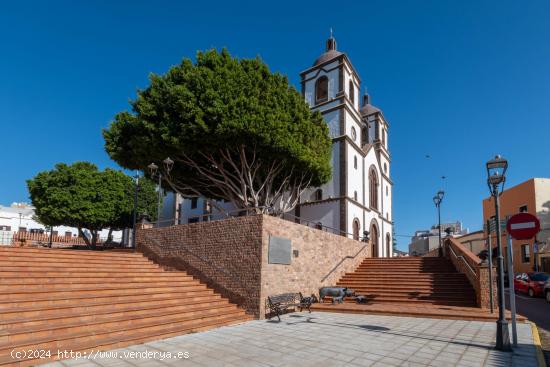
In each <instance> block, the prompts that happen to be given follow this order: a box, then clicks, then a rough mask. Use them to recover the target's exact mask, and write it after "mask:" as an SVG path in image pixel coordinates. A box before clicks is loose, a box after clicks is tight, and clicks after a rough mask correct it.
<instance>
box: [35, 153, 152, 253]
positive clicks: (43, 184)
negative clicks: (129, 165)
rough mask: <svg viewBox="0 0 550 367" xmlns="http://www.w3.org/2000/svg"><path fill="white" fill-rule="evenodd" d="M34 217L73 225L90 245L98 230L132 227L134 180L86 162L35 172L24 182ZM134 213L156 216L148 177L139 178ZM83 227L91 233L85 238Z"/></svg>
mask: <svg viewBox="0 0 550 367" xmlns="http://www.w3.org/2000/svg"><path fill="white" fill-rule="evenodd" d="M27 186H28V189H29V193H30V197H31V201H32V204H33V206H34V207H35V208H36V210H35V214H36V216H37V218H38V220H39V221H40V222H41V223H43V224H44V225H47V226H59V225H66V226H71V227H77V228H78V230H79V233H80V235H81V236H82V237H83V238H84V240H85V241H86V243H87V244H88V245H90V246H95V245H96V243H97V240H98V234H99V231H101V230H102V229H104V228H110V229H111V231H112V230H113V229H123V228H127V227H131V226H132V219H133V209H134V187H135V186H134V182H133V180H132V178H131V177H129V176H127V175H125V174H124V173H123V172H120V171H116V170H113V169H106V170H104V171H99V170H98V169H97V167H96V166H95V165H94V164H92V163H89V162H76V163H74V164H72V165H67V164H64V163H59V164H57V165H56V166H55V169H53V170H51V171H43V172H40V173H38V174H37V175H36V176H35V177H34V178H32V179H30V180H28V181H27ZM138 198H139V200H138V203H139V206H138V213H145V212H147V213H152V214H154V215H155V216H156V203H157V194H156V192H155V185H154V183H153V182H151V181H150V180H140V190H139V197H138ZM83 229H87V230H89V231H90V233H91V238H90V239H89V238H88V237H87V236H85V235H84V232H83Z"/></svg>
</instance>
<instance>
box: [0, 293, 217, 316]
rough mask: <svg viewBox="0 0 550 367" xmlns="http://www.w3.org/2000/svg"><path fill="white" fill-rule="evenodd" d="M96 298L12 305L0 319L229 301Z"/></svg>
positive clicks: (198, 297)
mask: <svg viewBox="0 0 550 367" xmlns="http://www.w3.org/2000/svg"><path fill="white" fill-rule="evenodd" d="M94 300H95V299H91V301H88V302H86V301H81V302H78V303H74V304H67V305H54V306H30V307H11V308H5V309H1V310H0V320H5V321H7V320H13V319H20V318H31V317H59V316H62V317H65V316H72V315H80V314H82V313H88V312H95V313H101V312H103V311H104V310H106V309H107V310H109V312H115V311H119V310H122V309H131V308H144V309H145V308H147V309H150V308H161V307H170V306H178V305H195V304H201V303H205V302H209V303H212V302H223V303H227V300H226V299H224V298H222V297H221V296H220V295H219V294H216V293H208V294H204V295H200V294H195V295H193V294H191V295H188V296H170V295H168V296H165V297H162V298H153V299H151V297H142V298H134V299H133V300H130V301H124V300H121V301H112V302H109V301H104V302H94Z"/></svg>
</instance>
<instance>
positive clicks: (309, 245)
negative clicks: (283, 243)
mask: <svg viewBox="0 0 550 367" xmlns="http://www.w3.org/2000/svg"><path fill="white" fill-rule="evenodd" d="M262 228H263V232H262V235H263V239H262V248H263V251H262V291H261V292H262V293H261V297H262V306H264V305H265V301H266V300H267V297H268V296H270V295H275V294H280V293H285V292H302V294H304V296H308V295H310V294H312V293H313V294H315V295H317V297H318V296H319V287H322V286H328V285H335V284H336V282H337V281H338V280H339V279H340V278H341V277H342V276H343V275H344V274H345V273H346V272H352V271H354V270H355V269H356V268H357V267H358V266H359V264H360V263H361V261H362V260H363V259H365V258H366V257H370V255H371V254H370V250H371V246H368V243H365V242H359V241H356V240H353V239H351V238H346V237H343V236H338V235H335V234H333V233H329V232H324V231H321V230H318V229H315V228H310V227H306V226H303V225H300V224H295V223H292V222H289V221H285V220H281V219H279V218H274V217H270V216H264V220H263V227H262ZM270 236H277V237H284V238H289V239H291V240H292V250H293V251H297V255H298V256H295V255H294V254H293V255H292V263H291V265H280V264H269V263H268V245H269V237H270ZM264 311H265V310H264V308H263V307H262V309H261V314H262V315H264Z"/></svg>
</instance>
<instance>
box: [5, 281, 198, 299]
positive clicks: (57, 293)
mask: <svg viewBox="0 0 550 367" xmlns="http://www.w3.org/2000/svg"><path fill="white" fill-rule="evenodd" d="M182 289H183V290H190V289H197V290H199V289H200V290H203V289H207V287H206V285H204V284H200V283H199V282H190V283H189V284H179V285H171V286H168V287H162V286H161V287H155V286H147V287H134V288H130V287H126V288H117V287H111V288H108V287H106V288H103V289H93V288H83V289H78V290H77V289H72V290H50V291H45V290H27V289H26V287H20V289H19V290H18V291H17V292H10V291H1V292H0V299H2V300H12V301H13V300H21V299H23V300H24V299H34V298H37V297H48V298H50V299H54V298H63V297H66V296H88V297H98V296H106V295H107V296H108V295H119V296H126V295H136V294H142V293H147V292H165V293H171V292H177V291H178V290H182Z"/></svg>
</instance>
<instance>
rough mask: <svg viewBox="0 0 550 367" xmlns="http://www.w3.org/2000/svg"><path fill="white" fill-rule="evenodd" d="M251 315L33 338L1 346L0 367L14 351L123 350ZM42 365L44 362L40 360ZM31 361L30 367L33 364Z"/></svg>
mask: <svg viewBox="0 0 550 367" xmlns="http://www.w3.org/2000/svg"><path fill="white" fill-rule="evenodd" d="M250 319H251V318H250V316H248V315H245V314H244V313H243V312H242V311H240V310H239V311H237V312H232V313H227V314H223V315H217V316H205V317H201V318H196V317H195V318H193V317H187V318H181V319H180V320H178V321H174V320H171V321H168V322H162V321H160V322H156V323H152V324H149V325H145V324H144V325H141V326H140V327H125V328H118V329H116V328H105V329H103V330H101V331H99V332H96V333H90V332H86V331H80V332H75V333H70V334H69V333H66V334H59V335H56V336H53V337H44V338H34V339H33V340H28V341H23V342H18V343H16V344H11V345H3V346H0V356H1V357H0V365H1V364H3V363H4V364H7V363H11V362H13V360H12V359H11V357H10V355H9V353H10V351H11V350H12V349H10V348H12V347H13V348H14V349H16V350H29V349H31V350H36V349H39V350H40V349H44V350H52V352H53V351H55V352H56V351H57V350H73V351H83V350H90V349H99V348H102V349H105V348H109V347H116V348H118V347H122V346H126V345H131V344H136V343H143V342H145V341H148V340H155V339H158V338H161V337H169V336H175V335H178V334H185V333H189V332H196V331H203V330H208V329H210V328H213V327H219V326H223V325H229V324H234V323H240V322H244V321H248V320H250ZM83 330H85V329H83ZM40 363H43V361H40ZM33 364H34V362H32V361H30V363H29V364H23V365H33Z"/></svg>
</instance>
